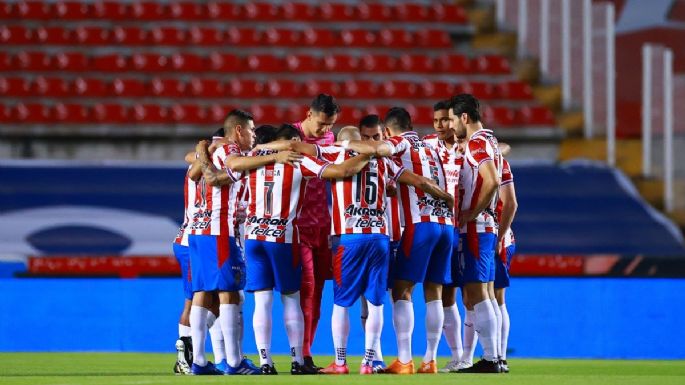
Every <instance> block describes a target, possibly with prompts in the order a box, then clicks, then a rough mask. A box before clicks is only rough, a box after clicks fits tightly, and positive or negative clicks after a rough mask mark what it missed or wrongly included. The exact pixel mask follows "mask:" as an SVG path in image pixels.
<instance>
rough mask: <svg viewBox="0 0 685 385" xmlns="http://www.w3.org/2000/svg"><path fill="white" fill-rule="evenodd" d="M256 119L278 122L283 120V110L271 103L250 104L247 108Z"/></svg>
mask: <svg viewBox="0 0 685 385" xmlns="http://www.w3.org/2000/svg"><path fill="white" fill-rule="evenodd" d="M248 109H249V110H250V112H251V113H252V115H254V118H255V120H256V121H259V122H265V123H267V122H268V123H273V124H278V123H280V122H282V121H283V110H282V109H281V108H279V107H277V106H273V105H252V106H250V108H248Z"/></svg>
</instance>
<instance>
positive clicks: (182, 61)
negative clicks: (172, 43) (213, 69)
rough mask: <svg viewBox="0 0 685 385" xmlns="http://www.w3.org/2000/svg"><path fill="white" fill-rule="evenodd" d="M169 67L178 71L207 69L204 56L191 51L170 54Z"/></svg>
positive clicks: (201, 70)
mask: <svg viewBox="0 0 685 385" xmlns="http://www.w3.org/2000/svg"><path fill="white" fill-rule="evenodd" d="M169 61H170V63H169V69H170V70H173V71H179V72H203V71H206V70H207V60H206V58H205V57H203V56H200V55H196V54H192V53H186V54H183V53H176V54H173V55H171V58H170V60H169Z"/></svg>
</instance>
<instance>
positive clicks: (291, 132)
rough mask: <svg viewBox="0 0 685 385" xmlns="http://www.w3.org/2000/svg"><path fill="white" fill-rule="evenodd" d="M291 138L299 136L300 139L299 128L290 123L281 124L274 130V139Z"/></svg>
mask: <svg viewBox="0 0 685 385" xmlns="http://www.w3.org/2000/svg"><path fill="white" fill-rule="evenodd" d="M292 138H300V140H302V133H300V130H298V129H297V127H295V126H293V125H292V124H287V123H285V124H281V126H280V127H279V128H278V131H276V140H290V139H292Z"/></svg>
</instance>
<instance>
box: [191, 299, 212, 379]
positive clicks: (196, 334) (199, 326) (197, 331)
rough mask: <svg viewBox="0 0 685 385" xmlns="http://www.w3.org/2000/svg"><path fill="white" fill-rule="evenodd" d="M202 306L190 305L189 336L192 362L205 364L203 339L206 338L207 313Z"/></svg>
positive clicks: (200, 364) (199, 364)
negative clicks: (191, 343) (191, 346)
mask: <svg viewBox="0 0 685 385" xmlns="http://www.w3.org/2000/svg"><path fill="white" fill-rule="evenodd" d="M208 312H209V310H207V309H205V308H204V307H202V306H195V305H193V306H191V307H190V336H191V338H192V340H193V363H194V364H197V365H198V366H205V365H207V358H205V340H206V339H207V313H208Z"/></svg>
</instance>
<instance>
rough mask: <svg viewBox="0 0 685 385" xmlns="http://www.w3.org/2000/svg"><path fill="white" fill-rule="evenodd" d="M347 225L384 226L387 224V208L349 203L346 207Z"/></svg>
mask: <svg viewBox="0 0 685 385" xmlns="http://www.w3.org/2000/svg"><path fill="white" fill-rule="evenodd" d="M345 217H346V218H347V220H346V224H347V227H348V228H349V227H358V228H382V227H383V226H385V210H383V209H372V208H368V207H356V206H355V205H349V206H347V208H346V209H345Z"/></svg>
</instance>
